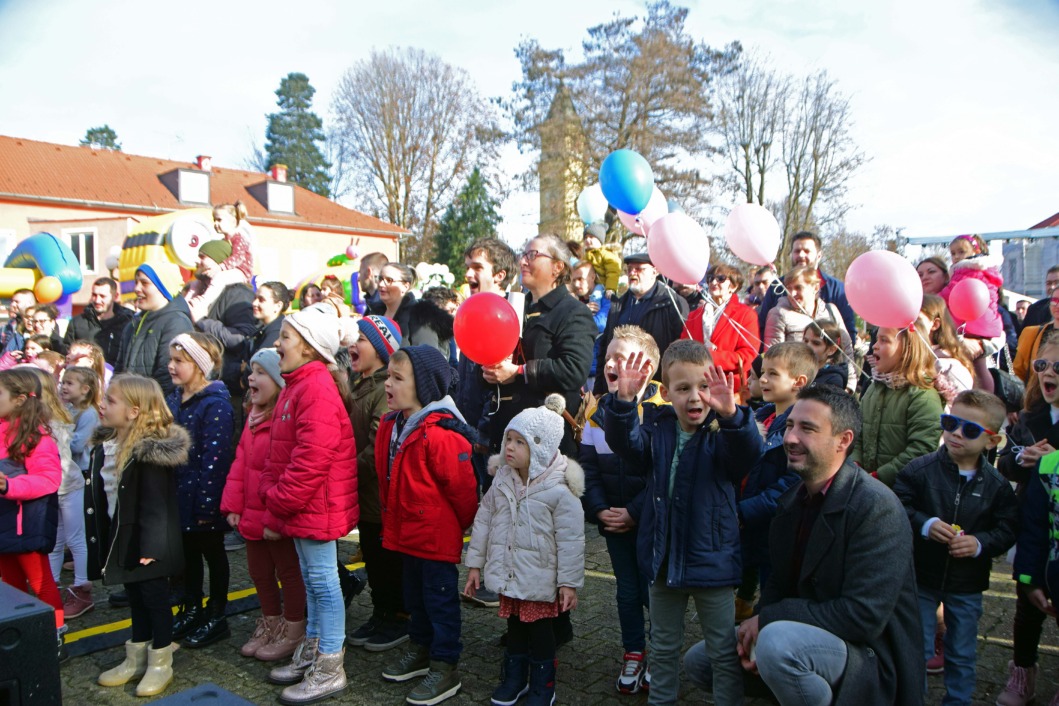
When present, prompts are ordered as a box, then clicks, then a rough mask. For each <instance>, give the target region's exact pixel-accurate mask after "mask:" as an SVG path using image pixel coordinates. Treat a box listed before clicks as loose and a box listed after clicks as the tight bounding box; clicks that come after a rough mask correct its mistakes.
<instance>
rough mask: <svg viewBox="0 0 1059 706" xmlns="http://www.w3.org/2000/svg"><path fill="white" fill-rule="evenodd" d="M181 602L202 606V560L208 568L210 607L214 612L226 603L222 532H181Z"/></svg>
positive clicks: (227, 575)
mask: <svg viewBox="0 0 1059 706" xmlns="http://www.w3.org/2000/svg"><path fill="white" fill-rule="evenodd" d="M183 540H184V603H185V604H186V605H202V581H203V579H204V578H205V577H204V572H203V570H202V560H203V559H205V560H206V564H207V565H208V566H209V567H210V610H212V611H215V612H216V613H217V614H221V613H223V612H224V609H225V607H226V606H227V605H228V577H229V570H228V554H227V553H226V552H225V551H224V532H223V531H222V530H209V531H206V532H184V533H183Z"/></svg>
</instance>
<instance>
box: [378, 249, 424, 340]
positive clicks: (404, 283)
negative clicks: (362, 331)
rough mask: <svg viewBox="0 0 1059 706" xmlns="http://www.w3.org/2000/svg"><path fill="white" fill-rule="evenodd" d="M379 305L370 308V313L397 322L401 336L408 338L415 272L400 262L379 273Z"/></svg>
mask: <svg viewBox="0 0 1059 706" xmlns="http://www.w3.org/2000/svg"><path fill="white" fill-rule="evenodd" d="M378 283H379V289H378V292H379V303H378V304H377V305H375V306H372V307H371V309H370V313H372V314H374V315H376V316H385V317H386V318H388V319H392V320H393V321H396V322H397V325H398V326H399V327H400V328H401V335H403V336H408V334H409V331H410V326H409V318H410V317H411V315H412V307H413V306H415V303H416V295H415V294H413V293H412V291H411V290H412V287H414V286H415V284H416V271H415V270H414V269H412V268H411V267H409V266H408V265H403V264H401V263H400V262H391V263H388V264H386V265H384V266H383V268H382V269H381V270H380V271H379V282H378Z"/></svg>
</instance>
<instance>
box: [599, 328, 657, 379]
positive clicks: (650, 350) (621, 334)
mask: <svg viewBox="0 0 1059 706" xmlns="http://www.w3.org/2000/svg"><path fill="white" fill-rule="evenodd" d="M610 340H611V342H614V341H628V342H629V343H632V344H633V345H635V346H639V347H640V348H641V349H643V352H644V355H646V356H647V359H648V360H650V361H651V369H652V370H658V361H659V360H660V359H661V357H662V353H661V352H660V351H659V350H658V343H656V342H655V339H654V336H652V335H651V334H649V333H647V332H646V331H644V330H643V329H642V328H640V327H639V326H633V325H632V324H626V325H625V326H618V327H617V328H615V329H614V336H613V337H612V338H611V339H610ZM603 353H604V355H606V351H603Z"/></svg>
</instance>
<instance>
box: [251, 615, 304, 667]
mask: <svg viewBox="0 0 1059 706" xmlns="http://www.w3.org/2000/svg"><path fill="white" fill-rule="evenodd" d="M282 620H283V617H282V616H279V615H262V616H261V617H260V618H258V619H257V626H256V627H255V628H254V634H253V635H251V636H250V639H249V640H247V641H246V644H245V645H243V646H242V647H240V648H239V654H241V655H242V656H244V657H253V656H254V655H256V654H257V651H258V650H260V649H261V648H262V647H264V646H265V645H267V644H268V643H269V641H270V640H271V639H272V636H273V635H275V634H276V630H277V629H278V628H279V627H280V624H281V621H282ZM292 652H293V650H292Z"/></svg>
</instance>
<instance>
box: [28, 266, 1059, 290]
mask: <svg viewBox="0 0 1059 706" xmlns="http://www.w3.org/2000/svg"><path fill="white" fill-rule="evenodd" d="M1056 272H1059V265H1052V266H1051V267H1049V268H1048V271H1047V272H1045V273H1044V276H1045V277H1047V276H1048V275H1054V274H1055V273H1056ZM15 294H18V292H15Z"/></svg>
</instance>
